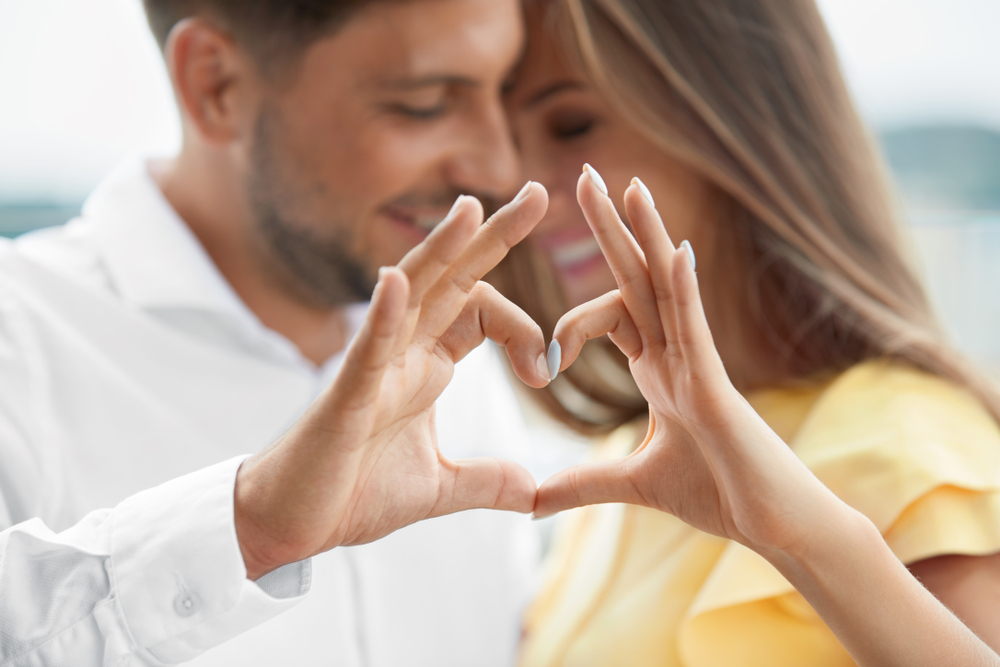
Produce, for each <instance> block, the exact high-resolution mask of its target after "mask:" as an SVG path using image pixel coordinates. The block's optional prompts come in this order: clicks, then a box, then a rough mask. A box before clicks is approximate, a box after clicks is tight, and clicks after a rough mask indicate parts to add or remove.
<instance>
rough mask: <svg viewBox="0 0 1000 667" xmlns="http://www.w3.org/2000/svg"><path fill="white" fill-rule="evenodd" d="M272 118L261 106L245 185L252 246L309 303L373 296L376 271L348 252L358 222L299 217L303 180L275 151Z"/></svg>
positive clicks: (304, 198)
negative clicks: (319, 226) (290, 171)
mask: <svg viewBox="0 0 1000 667" xmlns="http://www.w3.org/2000/svg"><path fill="white" fill-rule="evenodd" d="M276 122H277V123H280V120H279V119H277V118H276V116H275V115H274V114H273V113H271V112H269V111H267V110H264V111H262V112H261V114H260V117H259V118H258V119H257V125H256V127H255V130H254V146H253V150H252V151H251V155H250V171H249V173H248V174H247V179H246V187H247V193H248V195H249V201H250V207H251V211H252V213H253V217H254V229H253V234H254V237H255V238H254V248H255V249H256V251H257V253H258V255H259V257H260V260H261V262H262V264H263V265H264V266H265V269H266V270H267V271H268V273H270V274H271V275H272V276H273V277H274V278H275V279H276V280H277V281H278V282H280V283H281V284H282V287H283V288H285V289H286V291H288V292H289V293H290V294H292V295H293V296H294V297H295V298H296V299H297V300H299V301H301V302H303V303H306V304H308V305H310V306H317V307H336V306H341V305H344V304H346V303H352V302H356V301H366V300H368V299H370V298H371V294H372V291H373V290H374V289H375V271H374V270H373V268H372V267H371V266H369V265H368V264H366V263H365V262H364V261H362V260H361V259H359V258H358V257H356V256H355V255H354V254H353V253H352V252H351V250H350V245H351V240H352V239H351V236H350V233H349V231H348V230H352V229H354V228H355V226H356V222H354V221H348V220H335V221H334V220H327V221H325V223H324V224H323V225H322V230H323V231H317V229H316V228H315V226H310V224H308V223H306V222H303V221H300V220H297V219H296V215H297V214H298V215H301V213H302V211H308V210H310V204H311V202H310V201H309V200H310V199H311V197H310V196H309V193H308V188H307V187H305V186H304V184H303V183H296V182H295V176H294V174H288V173H287V172H288V169H287V166H285V165H283V164H282V163H281V156H280V155H279V154H277V151H276V150H275V136H274V133H275V130H276V128H275V124H276Z"/></svg>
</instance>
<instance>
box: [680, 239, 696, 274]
mask: <svg viewBox="0 0 1000 667" xmlns="http://www.w3.org/2000/svg"><path fill="white" fill-rule="evenodd" d="M680 247H681V248H683V249H685V250H687V252H688V257H690V258H691V270H692V271H694V268H695V267H696V266H697V265H698V264H697V262H696V261H695V259H694V248H692V247H691V244H690V243H689V242H688V240H687V239H684V240H683V241H681V245H680Z"/></svg>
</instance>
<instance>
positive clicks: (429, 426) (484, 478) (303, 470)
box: [236, 183, 548, 579]
mask: <svg viewBox="0 0 1000 667" xmlns="http://www.w3.org/2000/svg"><path fill="white" fill-rule="evenodd" d="M547 202H548V197H547V194H546V192H545V189H544V188H543V187H541V186H540V185H538V184H534V183H529V184H528V185H527V186H525V189H524V190H522V192H521V194H520V195H518V197H517V198H516V199H515V200H514V201H513V202H511V203H510V204H508V205H507V206H505V207H504V208H502V209H501V210H500V211H499V212H497V214H496V215H494V216H493V217H492V218H490V220H489V221H487V222H486V223H485V224H482V219H483V211H482V207H481V206H480V204H479V202H478V201H476V200H475V199H473V198H471V197H461V198H459V200H458V201H457V202H456V204H455V207H454V208H453V209H452V212H451V213H450V214H449V216H448V217H447V218H446V219H445V221H444V222H442V223H441V225H439V226H438V227H437V228H436V229H435V230H434V232H433V233H431V235H430V236H429V237H428V238H427V239H426V240H425V241H424V242H423V243H421V244H420V245H419V246H417V247H416V248H414V249H413V250H412V251H411V252H410V253H409V254H408V255H407V256H406V257H405V258H404V259H403V260H402V261H401V262H400V264H399V266H398V267H396V268H391V269H383V270H382V271H381V272H380V278H379V284H378V287H377V288H376V290H375V295H374V296H373V299H372V304H371V309H370V311H369V314H368V318H367V320H366V322H365V324H364V326H363V327H362V329H361V332H360V333H359V334H358V336H357V337H356V338H355V340H354V341H353V343H352V344H351V346H350V348H349V350H348V352H347V356H346V358H345V361H344V365H343V367H342V368H341V370H340V373H339V374H338V375H337V379H336V380H335V381H334V382H333V384H332V385H331V386H330V387H329V388H328V389H327V390H326V391H325V392H324V393H323V394H322V395H321V396H320V397H319V398H318V399H317V400H316V402H315V403H314V404H313V406H312V407H311V408H310V409H309V411H308V412H307V413H306V414H305V415H304V416H303V417H302V418H301V419H300V420H299V421H298V422H297V423H296V424H295V425H294V426H293V427H292V428H291V430H289V432H288V433H287V434H285V435H284V436H283V437H282V438H281V439H280V440H279V441H278V442H276V443H275V444H274V445H272V446H271V447H270V448H268V449H267V450H264V451H262V452H260V453H259V454H257V455H255V456H253V457H251V458H250V459H248V460H247V461H246V462H245V463H244V464H243V466H242V467H241V468H240V471H239V474H238V477H237V483H236V531H237V536H238V538H239V541H240V546H241V549H242V551H243V556H244V561H245V563H246V566H247V572H248V576H249V577H250V578H252V579H256V578H258V577H260V576H262V575H263V574H265V573H267V572H268V571H270V570H273V569H275V568H277V567H279V566H281V565H284V564H286V563H291V562H295V561H298V560H302V559H304V558H308V557H310V556H313V555H315V554H317V553H321V552H323V551H327V550H329V549H332V548H334V547H336V546H341V545H352V544H363V543H366V542H371V541H373V540H377V539H379V538H381V537H384V536H385V535H388V534H389V533H391V532H393V531H395V530H398V529H399V528H402V527H404V526H406V525H409V524H411V523H414V522H416V521H420V520H422V519H427V518H431V517H436V516H441V515H444V514H450V513H452V512H457V511H460V510H465V509H472V508H491V509H503V510H514V511H518V512H530V511H532V508H533V507H534V502H535V491H536V486H535V481H534V479H533V478H532V476H531V475H530V474H529V473H528V471H527V470H525V469H524V468H522V467H521V466H519V465H517V464H515V463H512V462H510V461H503V460H499V459H474V460H468V461H450V460H448V459H446V458H444V457H443V456H442V455H441V453H440V452H439V451H438V448H437V442H436V434H435V428H434V401H435V400H436V399H437V398H438V396H439V395H440V394H441V391H442V390H443V389H444V388H445V386H446V385H447V384H448V382H449V381H450V380H451V377H452V374H453V371H454V366H455V363H456V362H458V361H459V360H460V359H461V358H462V357H464V356H465V355H466V354H468V353H469V352H470V351H471V350H472V349H474V348H475V347H477V346H478V345H479V344H480V343H482V341H483V339H484V337H489V338H491V339H493V340H494V341H496V342H497V343H499V344H500V345H503V346H505V347H506V348H507V353H508V355H509V356H510V358H511V362H512V365H513V367H514V370H515V372H516V373H517V374H518V375H519V376H520V378H521V379H522V380H523V381H524V382H526V383H527V384H529V385H531V386H534V387H540V386H544V385H545V384H546V383H547V382H548V372H547V369H546V366H545V355H544V339H543V337H542V333H541V330H540V329H539V328H538V326H537V325H536V324H535V323H534V322H532V321H531V319H530V318H528V316H527V315H525V314H524V313H523V312H522V311H521V310H520V309H518V308H517V307H515V306H514V305H513V304H511V303H510V302H508V301H506V300H505V299H503V298H502V297H501V296H500V295H499V294H498V293H497V292H496V291H495V290H494V289H493V288H492V287H490V286H489V285H487V284H485V283H482V282H480V281H479V279H480V278H481V277H482V276H483V275H484V274H485V273H486V272H488V271H489V270H490V269H492V268H493V267H494V266H496V265H497V263H498V262H499V261H500V260H501V259H502V258H503V257H504V255H505V254H506V253H507V250H508V249H509V248H510V246H513V245H515V244H516V243H518V242H519V241H520V240H521V239H523V238H524V237H525V236H526V235H527V234H528V232H529V231H531V229H532V228H533V227H534V226H535V224H536V223H537V222H538V221H539V220H541V218H542V216H543V215H544V213H545V209H546V207H547Z"/></svg>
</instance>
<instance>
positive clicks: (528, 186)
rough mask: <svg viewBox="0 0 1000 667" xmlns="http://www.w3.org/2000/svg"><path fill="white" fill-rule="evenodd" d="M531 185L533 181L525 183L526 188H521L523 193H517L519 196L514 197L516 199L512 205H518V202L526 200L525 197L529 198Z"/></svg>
mask: <svg viewBox="0 0 1000 667" xmlns="http://www.w3.org/2000/svg"><path fill="white" fill-rule="evenodd" d="M531 183H532V181H528V182H527V183H525V184H524V187H523V188H521V191H520V192H518V193H517V196H516V197H514V199H513V200H512V201H511V202H510V203H511V204H516V203H517V202H519V201H521V200H522V199H524V198H525V197H527V196H528V191H529V190H530V189H531Z"/></svg>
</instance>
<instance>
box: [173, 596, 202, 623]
mask: <svg viewBox="0 0 1000 667" xmlns="http://www.w3.org/2000/svg"><path fill="white" fill-rule="evenodd" d="M200 608H201V600H200V599H198V595H197V594H196V593H192V592H191V591H185V592H183V593H181V594H180V595H178V596H177V597H175V598H174V611H176V612H177V615H178V616H181V617H183V618H187V617H188V616H191V615H192V614H194V613H195V612H197V611H198V610H199V609H200Z"/></svg>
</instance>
